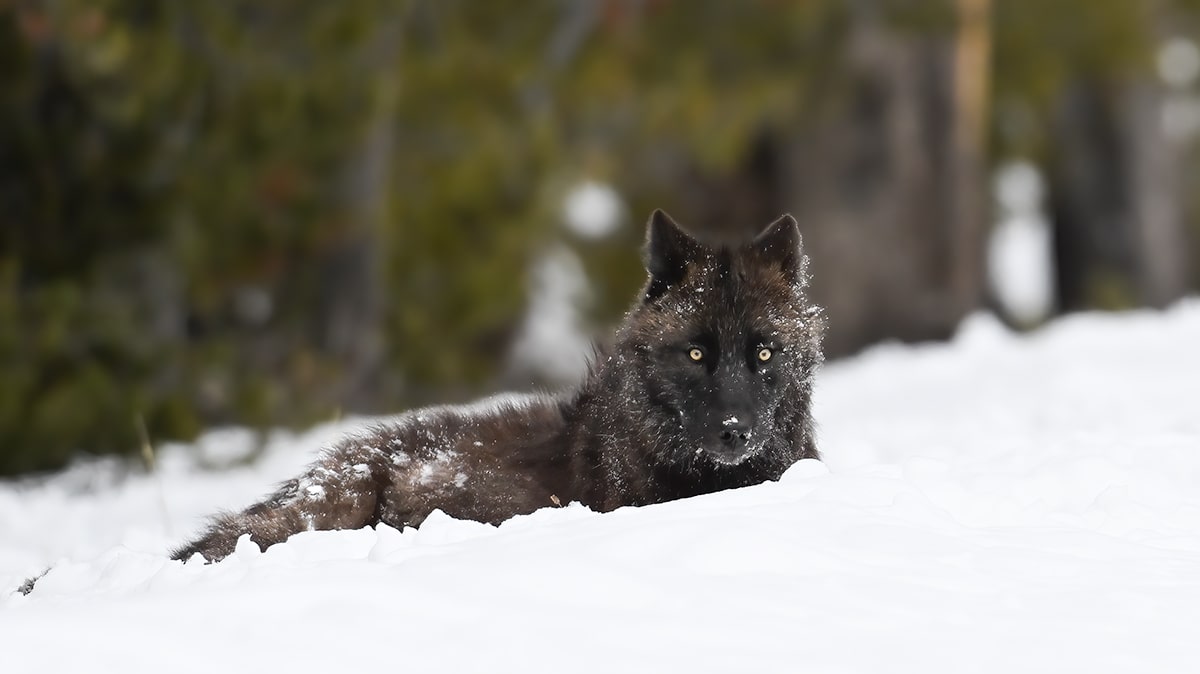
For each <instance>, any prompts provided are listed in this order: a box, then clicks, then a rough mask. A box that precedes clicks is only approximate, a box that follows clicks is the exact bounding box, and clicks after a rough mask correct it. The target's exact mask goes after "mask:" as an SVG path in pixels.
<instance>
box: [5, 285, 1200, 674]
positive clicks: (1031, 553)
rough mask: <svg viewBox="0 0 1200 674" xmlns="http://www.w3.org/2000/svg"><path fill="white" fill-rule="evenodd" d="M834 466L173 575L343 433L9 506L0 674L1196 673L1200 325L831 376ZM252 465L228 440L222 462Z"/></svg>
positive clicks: (77, 473) (1066, 329)
mask: <svg viewBox="0 0 1200 674" xmlns="http://www.w3.org/2000/svg"><path fill="white" fill-rule="evenodd" d="M818 396H819V398H818V405H817V407H818V409H817V419H818V421H819V422H820V445H821V449H822V451H823V452H824V455H825V458H826V461H825V463H824V464H821V463H818V462H815V461H805V462H802V463H800V464H798V465H797V466H795V467H794V468H793V469H792V470H791V471H790V472H789V473H788V474H787V475H786V476H785V477H784V479H783V480H781V481H780V482H778V483H770V484H764V485H760V486H757V487H751V488H747V489H741V490H736V491H730V492H724V493H719V494H712V495H709V496H704V497H700V498H695V499H690V500H686V501H678V502H674V503H668V504H664V505H660V506H653V507H646V508H626V509H622V510H619V511H617V512H614V513H610V514H604V515H600V514H595V513H591V512H589V511H587V510H586V509H584V508H582V507H579V506H572V507H567V508H562V509H556V510H543V511H540V512H537V513H535V514H533V515H530V516H527V517H520V518H517V519H515V520H512V521H510V522H507V523H505V524H504V525H502V526H500V527H498V528H496V527H490V526H486V525H482V524H476V523H471V522H461V521H454V520H451V519H449V518H446V517H437V516H435V517H432V518H430V520H429V521H428V522H427V523H426V524H425V525H424V526H423V527H422V528H421V529H420V530H419V531H415V530H409V531H405V532H398V531H395V530H392V529H388V528H381V529H380V530H378V531H375V530H371V529H364V530H360V531H342V532H312V533H305V534H301V535H299V536H296V537H294V538H293V539H292V540H291V541H290V542H288V543H286V544H284V545H279V546H276V547H274V548H271V549H270V550H268V551H267V552H265V553H259V552H258V551H257V549H253V548H251V547H244V548H243V549H241V550H239V552H238V553H237V554H235V555H234V556H233V557H231V558H229V559H228V560H226V561H224V562H222V563H220V564H217V565H210V566H203V565H200V564H196V563H191V564H186V565H185V564H182V563H179V562H171V561H168V560H167V559H166V557H165V556H164V554H163V551H164V550H165V549H166V548H168V547H169V546H171V545H173V544H176V543H178V542H180V541H181V540H183V539H184V538H186V537H187V536H188V535H189V534H190V533H192V532H194V531H195V530H196V529H197V527H198V526H199V525H200V522H201V518H202V517H203V516H204V515H205V514H208V513H210V512H211V511H213V510H214V509H216V508H219V507H235V506H241V505H245V504H246V503H248V502H249V501H250V500H251V499H253V498H255V497H257V496H259V495H260V494H262V493H264V492H265V491H266V490H267V488H268V486H269V485H270V484H271V483H273V482H274V481H276V480H279V479H281V478H284V477H287V476H289V475H290V474H291V473H293V472H295V471H296V470H297V469H298V468H299V466H300V465H302V463H304V462H305V461H306V460H307V458H308V457H309V456H310V455H311V453H312V452H313V451H315V450H316V449H317V448H319V447H320V446H321V445H323V444H324V443H326V442H327V441H329V440H330V439H331V438H334V437H337V436H338V435H339V434H341V433H343V432H345V430H346V429H347V428H350V427H353V426H354V425H355V424H354V422H343V423H341V424H338V425H331V426H328V427H323V428H320V429H317V430H314V431H312V432H310V433H307V434H303V435H299V436H288V435H283V434H280V435H278V436H276V437H273V438H271V439H270V441H269V447H268V450H267V452H266V455H265V457H264V459H263V460H262V461H261V462H259V464H257V465H256V466H255V467H253V468H244V469H238V470H233V471H230V472H220V473H216V472H204V471H200V470H198V469H197V468H195V467H194V461H193V459H192V458H191V457H192V456H193V455H194V454H195V453H196V452H195V451H190V452H189V451H187V450H186V448H180V447H174V448H164V449H163V450H162V452H161V454H160V464H159V468H158V470H157V471H156V473H155V474H154V475H153V476H145V475H137V474H134V475H126V474H124V472H123V471H121V470H119V469H117V468H116V467H115V466H114V465H113V464H109V463H92V464H88V465H80V466H77V467H75V468H73V469H72V470H70V471H67V472H66V473H64V474H61V475H57V476H53V477H49V478H44V479H41V480H37V481H23V482H17V483H8V484H0V587H4V588H10V587H15V586H16V585H18V584H19V583H20V582H21V580H22V579H23V578H24V576H25V575H27V574H30V573H34V572H37V571H40V570H41V569H42V568H43V567H44V566H45V565H48V564H53V565H54V568H53V570H52V571H51V572H50V573H49V575H47V576H46V577H45V578H44V579H43V580H42V581H41V582H40V584H39V585H38V587H37V590H36V591H35V592H34V593H33V594H32V595H30V596H28V597H22V596H19V595H13V594H6V593H0V595H3V596H0V671H3V672H6V673H17V672H21V673H24V672H78V671H95V672H105V671H122V672H142V671H145V672H161V671H175V672H189V671H195V672H206V673H211V672H222V671H247V670H252V669H254V670H258V671H289V672H307V671H313V672H326V673H327V672H331V671H333V672H337V671H348V672H349V671H363V672H365V671H411V672H430V671H444V672H503V671H534V672H539V671H544V672H592V671H594V672H613V671H620V672H676V671H678V672H921V673H922V674H929V673H930V672H1006V673H1009V672H1089V673H1093V672H1196V671H1200V301H1197V300H1191V301H1188V302H1185V303H1183V304H1180V305H1178V306H1176V307H1175V308H1173V309H1171V310H1169V311H1167V312H1164V313H1151V312H1142V313H1130V314H1122V315H1081V316H1075V317H1071V318H1067V319H1065V320H1061V321H1059V322H1057V323H1054V324H1052V325H1050V326H1049V327H1047V328H1045V329H1043V330H1042V331H1040V332H1038V333H1036V334H1034V335H1030V336H1024V337H1017V336H1013V335H1011V334H1008V333H1006V332H1005V331H1004V330H1003V329H1002V328H1000V327H999V326H998V325H997V324H996V323H995V322H994V321H993V320H991V319H989V318H987V317H975V318H973V319H971V320H969V321H968V322H967V323H966V324H965V325H964V326H963V328H962V330H961V332H960V335H959V337H958V338H957V339H956V340H955V341H954V342H953V343H952V344H949V345H936V346H935V345H930V346H921V347H915V348H912V347H900V346H885V347H881V348H876V349H873V350H871V351H869V352H867V353H866V354H864V355H862V356H860V357H858V358H855V359H853V360H850V361H846V362H842V363H837V364H833V365H830V366H828V367H826V368H825V370H824V372H823V373H822V375H821V377H820V381H819V391H818ZM248 442H250V438H248V436H247V435H246V434H245V433H240V432H236V431H227V432H221V433H213V434H210V435H209V436H207V437H206V438H205V439H204V441H203V442H202V445H203V451H204V453H205V454H206V455H208V456H210V457H211V456H214V455H222V454H236V453H238V452H240V451H243V450H244V449H245V447H246V446H247V443H248Z"/></svg>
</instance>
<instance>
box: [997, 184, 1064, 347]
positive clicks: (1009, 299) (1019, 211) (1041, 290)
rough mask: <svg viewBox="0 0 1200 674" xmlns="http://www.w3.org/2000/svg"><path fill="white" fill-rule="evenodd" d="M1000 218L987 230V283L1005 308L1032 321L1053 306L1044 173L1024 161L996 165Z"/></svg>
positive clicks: (1030, 323) (1017, 318) (1022, 322)
mask: <svg viewBox="0 0 1200 674" xmlns="http://www.w3.org/2000/svg"><path fill="white" fill-rule="evenodd" d="M994 192H995V195H996V205H997V206H998V209H997V210H998V212H999V218H998V221H997V222H996V225H995V226H994V227H993V228H992V231H991V232H990V234H989V236H988V246H987V262H988V267H987V271H988V283H989V285H990V286H991V288H992V293H993V295H994V296H995V298H996V300H997V302H999V304H1000V306H1001V307H1002V308H1003V310H1004V311H1005V312H1006V313H1007V315H1008V316H1010V317H1011V318H1012V319H1013V320H1014V321H1016V322H1017V323H1018V324H1020V325H1023V326H1027V327H1032V326H1034V325H1037V324H1039V323H1041V322H1043V321H1044V320H1045V319H1046V317H1047V316H1049V315H1050V313H1051V311H1052V310H1053V309H1054V250H1053V248H1054V246H1053V242H1052V240H1051V239H1052V238H1053V237H1052V232H1051V231H1050V222H1049V221H1048V220H1047V219H1046V215H1045V213H1044V212H1043V209H1042V200H1043V198H1044V194H1045V187H1044V185H1043V184H1042V174H1041V172H1040V171H1039V170H1038V168H1037V167H1036V166H1034V165H1033V164H1031V163H1030V162H1028V161H1011V162H1008V163H1006V164H1005V165H1003V166H1001V167H1000V168H999V169H998V170H997V171H996V178H995V186H994Z"/></svg>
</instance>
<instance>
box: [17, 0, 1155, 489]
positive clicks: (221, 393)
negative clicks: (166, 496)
mask: <svg viewBox="0 0 1200 674" xmlns="http://www.w3.org/2000/svg"><path fill="white" fill-rule="evenodd" d="M994 4H995V8H996V9H995V17H994V18H995V33H996V35H995V44H996V58H995V71H996V87H995V88H996V92H997V99H998V100H999V101H1000V104H1001V105H1002V106H1004V105H1009V106H1011V105H1017V106H1024V107H1027V108H1029V109H1032V110H1036V111H1037V113H1036V114H1038V115H1041V114H1043V112H1044V109H1045V102H1046V101H1047V100H1048V99H1049V98H1050V97H1052V96H1053V95H1054V92H1055V91H1056V90H1057V89H1058V88H1060V87H1061V86H1062V85H1063V83H1064V82H1065V81H1067V80H1068V79H1069V78H1071V77H1076V76H1079V74H1080V73H1086V74H1088V75H1091V74H1097V75H1106V76H1107V75H1111V74H1112V73H1120V72H1124V71H1125V70H1127V69H1129V68H1135V67H1140V65H1144V61H1145V56H1146V48H1147V44H1146V41H1145V32H1144V31H1143V30H1142V28H1143V27H1144V25H1145V21H1146V18H1145V17H1144V16H1142V14H1143V9H1142V3H1139V2H1136V1H1135V0H1102V1H1099V2H1094V3H1087V4H1086V8H1083V5H1081V4H1079V3H1059V2H1040V1H1039V0H996V2H995V3H994ZM863 13H866V14H869V15H871V20H873V21H877V22H879V23H880V24H881V25H883V26H885V27H890V28H891V29H893V30H898V31H903V32H905V33H916V34H922V35H928V36H931V38H932V39H935V40H946V39H948V36H951V35H952V33H953V30H954V27H955V22H954V3H953V2H950V0H945V1H941V0H939V1H937V2H907V1H905V0H886V1H878V2H865V3H845V2H840V1H837V0H803V1H791V2H779V1H774V2H772V1H768V0H756V1H751V2H725V1H724V0H696V1H694V2H693V1H689V2H686V3H685V2H682V1H680V0H675V1H663V2H647V3H625V2H615V1H614V2H609V1H597V2H590V0H588V1H582V2H561V1H552V0H532V1H531V2H525V3H520V4H519V6H517V5H513V4H511V3H497V2H466V1H464V0H450V1H446V2H440V1H439V2H433V1H430V0H423V1H418V0H412V1H410V2H385V1H383V0H354V1H350V2H328V3H291V2H280V1H278V0H273V1H269V2H263V1H260V0H259V1H253V2H251V1H250V0H235V1H231V2H220V3H215V2H186V3H185V2H155V1H152V0H56V1H55V2H50V1H49V0H41V1H38V0H34V1H32V2H25V3H3V2H0V365H2V367H3V382H2V383H0V474H13V473H18V472H24V471H29V470H38V469H47V468H52V467H56V466H60V465H62V464H63V463H64V462H66V461H67V460H68V459H69V458H70V456H72V455H73V454H74V453H75V452H77V451H90V452H103V453H109V452H114V453H133V452H136V451H137V446H138V438H137V424H136V422H135V420H136V419H138V418H143V419H144V420H145V422H146V425H147V427H148V430H149V432H150V435H151V437H152V438H155V439H160V438H186V437H190V436H191V435H194V434H195V433H197V432H198V431H199V430H200V429H201V428H203V427H205V426H207V425H211V424H216V423H249V424H261V425H275V424H301V423H309V422H312V421H314V420H317V419H322V418H328V417H329V416H331V415H333V414H335V413H336V412H337V410H340V409H342V408H343V407H346V406H348V405H349V406H353V407H354V408H355V409H356V410H362V411H372V410H385V409H395V408H397V407H400V406H402V405H405V404H410V403H413V402H423V401H427V400H430V399H434V398H444V397H445V396H446V395H447V392H448V391H449V392H450V394H449V395H451V396H454V395H458V394H461V395H464V396H465V395H469V394H473V393H475V392H477V390H478V389H480V388H483V387H486V386H487V385H488V384H489V383H491V382H493V381H494V380H495V378H496V376H497V371H498V364H499V363H500V360H501V357H502V355H503V353H504V351H505V349H506V348H507V345H508V343H509V340H510V338H511V336H512V334H513V332H514V331H515V329H516V327H517V325H518V320H519V316H520V314H521V311H522V308H523V303H524V301H525V297H526V281H525V273H526V270H527V269H528V268H529V262H530V260H531V259H532V257H533V256H534V255H536V254H537V252H538V251H539V249H540V248H541V246H543V245H545V242H546V241H547V240H550V239H553V238H555V237H563V236H565V235H564V234H561V233H560V227H559V225H560V222H559V220H560V214H559V205H560V203H561V200H562V197H563V195H564V193H565V190H566V189H567V188H569V187H570V186H571V185H572V184H574V183H575V182H577V181H579V180H581V179H599V180H603V181H607V182H610V183H612V184H613V185H615V186H616V187H617V188H618V190H619V191H620V192H621V193H622V194H623V195H625V196H626V198H627V199H628V209H629V213H630V214H631V216H632V217H633V218H634V219H635V220H638V219H640V218H641V217H642V215H643V214H645V213H647V212H648V211H649V210H650V208H652V207H655V206H661V205H666V206H668V207H677V208H678V209H683V210H686V208H687V204H686V203H680V202H681V201H685V200H686V197H680V196H679V194H680V187H679V186H680V184H682V183H683V182H684V177H686V176H687V175H689V174H690V173H692V172H700V173H704V174H713V175H722V174H728V173H730V172H732V171H734V170H735V169H736V168H737V167H738V166H739V164H740V163H741V162H743V161H744V160H745V157H746V154H747V149H748V148H749V147H750V146H751V144H752V143H753V142H754V140H755V138H757V137H758V136H759V134H760V133H761V132H762V130H763V129H765V128H784V129H786V128H789V127H791V126H794V125H797V124H801V123H803V121H804V119H805V117H804V114H805V110H807V109H809V108H810V107H812V106H813V105H815V104H816V103H819V102H821V101H822V100H823V99H824V98H826V97H828V96H830V95H836V92H837V91H838V88H837V86H836V82H832V81H831V79H833V78H835V77H836V74H837V72H838V71H837V63H836V61H837V59H838V58H840V54H841V53H842V52H843V47H844V40H845V38H846V34H847V26H848V25H849V24H850V23H851V22H852V21H854V20H860V19H861V15H862V14H863ZM856 17H857V18H856ZM831 92H833V93H831ZM1005 142H1008V141H1005ZM1011 142H1012V144H1013V145H1020V144H1021V143H1025V144H1029V143H1030V141H1029V140H1028V137H1027V136H1020V137H1017V139H1016V140H1014V141H1011ZM670 197H674V198H675V201H672V199H671V198H670ZM640 237H641V230H640V227H638V226H628V227H626V228H625V229H624V230H623V231H622V232H621V234H620V235H619V236H618V237H616V238H614V239H612V240H609V241H605V242H602V243H600V244H589V246H588V247H587V248H586V250H583V251H582V252H584V253H585V256H584V257H585V264H586V267H587V269H588V271H589V274H590V275H591V276H592V279H593V281H594V282H595V284H596V286H597V294H598V296H599V300H600V301H599V303H598V304H597V306H596V308H595V311H596V313H595V316H594V319H595V320H596V322H598V323H606V322H610V321H611V320H612V319H614V318H615V317H616V316H617V315H618V314H619V312H620V311H622V310H623V308H624V306H625V304H626V302H627V301H628V298H629V297H631V296H632V294H633V292H634V289H635V288H636V286H637V285H638V284H640V282H641V273H640V269H639V262H638V258H637V255H636V254H635V248H636V246H637V244H638V242H639V240H640ZM359 304H361V305H362V306H361V307H360V308H358V309H355V310H354V311H350V312H349V313H346V312H347V311H348V308H354V307H356V306H358V305H359ZM338 327H344V328H345V330H344V331H343V332H345V333H347V334H348V336H347V335H346V334H340V333H339V331H338V330H337V329H336V328H338ZM376 343H378V344H379V345H380V346H381V350H380V351H381V353H380V355H379V358H378V359H374V360H373V359H371V358H367V357H364V356H363V355H362V354H364V353H370V352H371V351H372V349H373V348H374V347H373V346H372V344H376ZM364 401H370V404H366V403H365V402H364Z"/></svg>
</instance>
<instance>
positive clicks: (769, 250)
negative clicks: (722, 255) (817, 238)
mask: <svg viewBox="0 0 1200 674" xmlns="http://www.w3.org/2000/svg"><path fill="white" fill-rule="evenodd" d="M750 247H751V248H752V249H753V250H754V252H755V254H756V255H757V256H758V258H759V259H760V260H762V261H763V262H764V263H766V264H769V265H774V266H776V267H777V268H778V269H780V270H781V271H782V272H783V274H784V276H785V277H787V278H788V279H789V280H791V281H792V282H793V283H799V282H802V281H803V280H804V262H805V260H804V254H803V253H801V251H800V225H799V224H797V223H796V219H795V218H793V217H792V216H790V215H782V216H780V217H779V219H778V220H776V221H775V222H772V223H771V224H769V225H767V227H766V229H764V230H763V231H762V233H760V234H759V235H758V236H756V237H755V238H754V242H753V243H751V244H750Z"/></svg>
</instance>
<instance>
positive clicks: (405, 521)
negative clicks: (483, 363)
mask: <svg viewBox="0 0 1200 674" xmlns="http://www.w3.org/2000/svg"><path fill="white" fill-rule="evenodd" d="M646 252H647V268H648V270H649V272H650V279H649V281H648V283H647V285H646V287H645V290H644V292H643V296H642V298H641V299H640V300H639V301H638V302H637V303H636V305H635V306H634V307H633V309H632V310H631V311H630V312H629V314H628V315H627V316H626V318H625V321H624V322H623V323H622V325H621V327H620V328H619V329H618V331H617V333H616V336H615V339H614V341H613V344H612V347H611V349H610V351H609V352H608V353H607V354H605V355H602V356H600V358H599V360H598V362H597V363H595V364H594V366H593V367H592V370H591V372H590V373H589V375H588V377H587V378H586V380H585V381H584V382H583V384H582V385H581V386H580V388H579V389H578V390H576V391H574V392H572V393H570V394H567V395H563V396H558V397H555V396H550V395H537V394H532V395H526V396H520V397H509V398H496V399H492V400H491V401H485V402H484V403H480V404H476V405H471V406H461V407H438V408H429V409H423V410H416V411H413V412H409V413H407V414H406V415H404V416H402V417H400V418H399V419H398V420H397V421H396V422H394V423H391V424H388V425H385V426H380V427H378V428H375V429H374V430H372V431H370V432H369V433H367V434H365V435H363V436H361V437H353V438H348V439H346V440H344V441H342V442H341V443H339V444H338V445H336V446H334V447H333V448H332V449H330V450H328V451H327V452H326V453H325V454H324V455H323V456H322V457H321V458H320V459H318V460H317V461H316V462H315V463H313V464H312V465H310V466H309V467H308V469H307V470H306V471H305V472H304V474H303V475H301V476H300V477H299V478H297V479H294V480H289V481H287V482H285V483H284V484H283V485H282V486H280V488H279V489H278V491H276V492H275V493H274V494H272V495H271V496H269V497H268V498H267V499H266V500H264V501H261V502H259V503H257V504H255V505H253V506H251V507H250V508H248V509H246V510H244V511H242V512H240V513H231V514H225V515H221V516H219V517H217V518H216V519H215V520H214V522H213V523H212V524H211V526H210V527H209V528H208V530H207V531H206V532H205V533H204V535H202V536H201V537H200V538H199V539H197V540H195V541H194V542H192V543H190V544H188V545H185V546H183V547H182V548H180V549H178V550H176V551H175V552H174V555H173V556H174V557H175V558H176V559H187V558H189V557H191V556H192V555H194V554H196V553H200V554H202V555H203V556H204V557H205V558H206V559H208V560H210V561H212V560H218V559H221V558H222V557H224V556H226V555H228V554H229V553H230V552H232V551H233V549H234V545H235V543H236V542H237V539H238V537H239V536H241V535H242V534H250V537H251V539H252V540H253V541H254V542H255V543H257V544H258V545H260V546H262V547H264V548H265V547H267V546H270V545H272V544H274V543H279V542H281V541H284V540H286V539H287V538H288V537H289V536H291V535H292V534H294V533H297V532H300V531H305V530H312V529H348V528H358V527H363V526H367V525H373V524H376V523H379V522H385V523H387V524H389V525H391V526H393V527H396V528H401V527H405V526H418V525H420V524H421V522H422V521H423V520H424V519H425V517H426V516H428V515H429V513H430V512H432V511H433V510H434V509H441V510H443V511H444V512H446V513H448V514H450V515H452V516H454V517H458V518H463V519H471V520H478V521H481V522H490V523H493V524H495V523H499V522H502V521H504V520H506V519H508V518H510V517H512V516H514V515H519V514H522V513H529V512H532V511H534V510H536V509H538V508H542V507H545V506H550V505H557V504H566V503H568V502H571V501H579V502H582V503H583V504H585V505H587V506H589V507H591V508H593V509H596V510H600V511H609V510H613V509H614V508H618V507H621V506H626V505H644V504H648V503H659V502H662V501H669V500H672V499H678V498H684V497H688V496H695V495H697V494H706V493H710V492H714V491H719V490H722V489H729V488H732V487H742V486H746V485H752V484H758V483H760V482H763V481H765V480H775V479H778V478H779V476H780V475H781V474H782V473H783V472H784V470H786V469H787V468H788V467H789V466H791V465H792V464H793V463H795V462H796V461H797V460H799V459H803V458H817V448H816V445H815V443H814V439H813V423H812V418H811V416H810V407H811V404H810V400H811V393H812V383H813V374H814V371H815V369H816V367H817V365H818V363H819V362H820V360H821V353H820V336H821V329H822V323H821V316H820V312H819V310H818V309H816V308H815V307H813V306H811V305H810V304H808V302H807V300H806V299H805V296H804V292H803V289H804V286H805V281H806V277H805V269H804V267H805V259H804V257H803V255H802V253H801V249H800V233H799V229H798V227H797V225H796V222H795V220H793V219H792V218H791V217H790V216H784V217H783V218H780V219H779V220H778V221H776V222H775V223H773V224H772V225H770V226H769V227H768V228H767V229H766V230H764V232H763V233H762V234H760V235H759V237H758V238H757V239H755V241H754V242H753V243H751V244H749V245H747V246H745V247H742V248H738V249H732V250H731V249H713V248H709V247H707V246H704V245H702V244H700V243H699V242H697V241H696V240H694V239H693V238H691V237H690V236H688V235H687V234H686V233H684V232H683V230H681V229H679V228H678V227H677V226H676V225H675V224H674V223H673V222H672V221H671V220H670V218H669V217H668V216H667V215H666V214H664V213H662V212H661V211H656V212H655V213H654V215H653V216H652V217H651V219H650V225H649V234H648V241H647V247H646ZM693 348H698V349H701V350H702V354H703V357H702V358H701V360H700V362H695V361H693V359H692V358H691V357H690V356H689V352H690V350H691V349H693ZM763 348H769V349H771V354H770V357H769V360H767V361H766V362H763V361H762V360H760V359H759V352H760V351H761V350H762V349H763Z"/></svg>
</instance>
